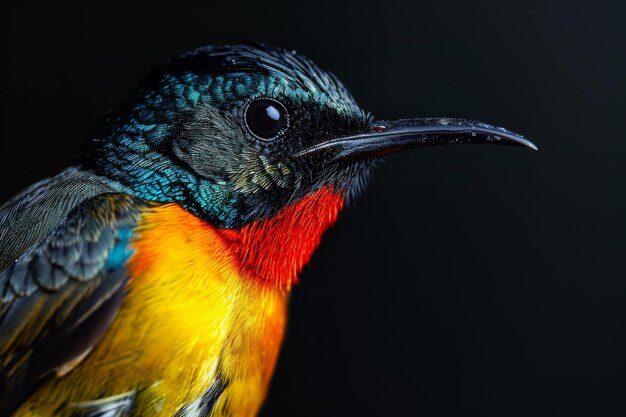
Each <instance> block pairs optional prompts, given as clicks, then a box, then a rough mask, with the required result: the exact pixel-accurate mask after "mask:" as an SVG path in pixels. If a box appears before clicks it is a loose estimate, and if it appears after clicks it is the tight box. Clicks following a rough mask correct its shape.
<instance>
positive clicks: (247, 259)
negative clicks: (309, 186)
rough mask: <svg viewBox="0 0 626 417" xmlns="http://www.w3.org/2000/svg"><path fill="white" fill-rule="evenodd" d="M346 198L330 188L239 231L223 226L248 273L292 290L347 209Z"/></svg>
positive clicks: (223, 234)
mask: <svg viewBox="0 0 626 417" xmlns="http://www.w3.org/2000/svg"><path fill="white" fill-rule="evenodd" d="M343 203H344V200H343V197H342V196H341V194H340V193H338V192H337V191H335V190H333V189H331V188H329V187H326V188H322V189H320V190H318V191H316V192H313V193H311V194H309V195H307V196H305V197H304V198H302V199H301V200H299V201H298V202H296V203H293V204H290V205H288V206H286V207H284V208H282V209H281V210H280V211H279V212H278V213H277V214H276V215H275V216H274V217H271V218H268V219H263V220H258V221H255V222H252V223H249V224H247V225H246V226H244V227H243V228H241V229H239V230H232V229H221V230H220V231H221V233H222V236H224V238H225V239H226V240H227V241H228V242H229V243H230V245H231V248H232V250H233V252H234V253H235V256H236V258H237V261H238V263H239V266H240V268H241V269H242V272H243V273H244V275H245V276H246V277H247V278H249V279H252V280H254V281H257V282H261V283H266V284H270V285H275V286H277V287H279V288H281V289H289V288H291V285H293V284H294V283H296V282H297V281H298V274H299V273H300V271H301V270H302V267H303V266H304V265H306V263H307V262H308V261H309V259H310V258H311V255H313V251H314V250H315V249H316V248H317V246H318V245H319V243H320V240H321V238H322V235H323V234H324V232H325V231H326V229H327V228H328V227H329V226H331V225H332V224H333V223H334V222H335V221H336V220H337V216H338V214H339V211H340V210H341V209H342V208H343Z"/></svg>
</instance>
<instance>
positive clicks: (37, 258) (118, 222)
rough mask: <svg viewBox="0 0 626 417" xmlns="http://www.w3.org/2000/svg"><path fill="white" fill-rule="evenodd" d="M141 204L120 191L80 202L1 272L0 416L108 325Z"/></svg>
mask: <svg viewBox="0 0 626 417" xmlns="http://www.w3.org/2000/svg"><path fill="white" fill-rule="evenodd" d="M143 207H144V206H143V204H142V203H141V202H139V201H137V200H136V199H134V198H133V197H131V196H129V195H126V194H103V195H98V196H95V197H92V198H90V199H86V200H84V201H83V202H82V203H81V204H80V205H78V206H77V207H76V208H74V209H73V210H71V211H70V212H69V214H67V215H66V218H65V219H64V220H62V221H61V222H60V223H59V224H58V225H57V226H56V228H54V229H52V230H51V231H49V232H48V234H47V235H45V236H44V237H43V238H41V239H40V240H39V242H38V243H37V244H35V245H34V246H31V247H30V248H28V249H27V250H26V251H25V252H24V253H22V254H21V256H19V258H18V259H17V260H15V261H14V262H12V263H10V264H9V266H8V267H7V268H6V269H5V270H4V271H2V272H0V416H3V415H8V414H9V413H10V412H11V410H14V409H16V408H17V407H19V405H20V404H21V403H22V402H23V401H24V400H25V399H26V398H27V397H28V395H30V393H31V392H32V391H33V390H34V389H35V388H36V387H37V385H38V383H40V382H41V380H42V379H43V378H45V377H47V376H49V374H51V373H52V372H54V371H55V370H58V369H59V368H60V367H62V366H63V365H64V364H66V363H69V362H71V361H72V360H73V359H74V358H77V357H80V356H81V355H82V354H83V353H84V352H86V351H88V350H89V349H90V348H91V347H93V346H94V345H95V344H96V343H97V342H98V340H99V339H100V338H101V337H102V335H103V334H104V332H105V331H106V329H107V328H108V327H109V325H110V323H111V321H112V320H113V318H114V317H115V314H116V312H117V310H118V308H119V306H120V303H121V300H122V298H123V295H124V290H125V288H124V284H125V282H126V279H127V273H126V269H125V264H126V261H127V259H128V258H129V256H130V255H131V253H132V252H131V251H130V249H129V244H130V241H131V239H132V236H133V230H134V228H135V226H136V224H137V222H138V220H139V217H140V215H141V210H142V208H143ZM5 247H6V246H5Z"/></svg>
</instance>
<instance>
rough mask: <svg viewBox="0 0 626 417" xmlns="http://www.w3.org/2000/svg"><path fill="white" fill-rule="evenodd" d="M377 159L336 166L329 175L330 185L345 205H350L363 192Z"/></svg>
mask: <svg viewBox="0 0 626 417" xmlns="http://www.w3.org/2000/svg"><path fill="white" fill-rule="evenodd" d="M378 161H379V160H378V159H373V158H368V159H360V160H355V161H352V162H349V163H345V162H344V163H342V164H341V165H337V166H336V167H335V170H334V172H333V175H330V176H329V177H330V178H331V183H332V184H331V185H332V186H333V187H335V188H336V189H337V190H339V191H340V192H341V194H342V195H343V196H344V200H345V202H346V204H347V205H351V204H352V203H353V202H354V201H355V200H356V199H357V198H358V197H360V196H361V194H363V192H365V189H366V188H367V184H368V182H369V179H370V175H371V173H372V171H373V170H374V168H375V166H376V165H377V163H378Z"/></svg>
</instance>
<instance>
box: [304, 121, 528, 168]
mask: <svg viewBox="0 0 626 417" xmlns="http://www.w3.org/2000/svg"><path fill="white" fill-rule="evenodd" d="M455 143H459V144H461V143H486V144H493V145H514V146H525V147H527V148H530V149H533V150H537V147H536V146H535V145H534V144H533V143H532V142H530V141H529V140H527V139H525V138H524V137H522V136H520V135H518V134H516V133H513V132H511V131H508V130H506V129H504V128H501V127H495V126H491V125H488V124H485V123H481V122H474V121H470V120H463V119H447V118H425V119H404V120H396V121H379V122H376V123H375V124H373V125H372V126H371V128H370V131H369V132H365V133H359V134H356V135H350V136H344V137H339V138H333V139H330V140H327V141H324V142H321V143H317V144H315V145H313V146H311V147H309V148H307V149H305V150H303V151H301V152H299V153H298V154H297V155H296V156H304V155H309V154H313V153H318V152H326V151H327V152H329V153H332V154H333V156H332V157H331V159H332V160H339V159H358V158H364V157H377V156H382V155H387V154H390V153H395V152H399V151H403V150H406V149H412V148H417V147H421V146H432V145H448V144H455Z"/></svg>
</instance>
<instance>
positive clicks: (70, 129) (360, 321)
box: [0, 0, 626, 417]
mask: <svg viewBox="0 0 626 417" xmlns="http://www.w3.org/2000/svg"><path fill="white" fill-rule="evenodd" d="M83 3H84V4H83V5H81V6H75V5H64V4H61V3H59V2H41V3H36V2H29V1H24V2H12V3H9V4H7V3H5V4H3V5H2V6H1V9H0V15H1V16H2V28H3V29H2V30H3V31H4V36H3V37H2V43H1V45H2V52H1V54H2V66H3V67H4V68H6V69H8V74H5V76H4V77H3V78H2V79H0V85H1V86H2V87H1V88H2V100H1V101H0V103H2V112H1V114H2V123H1V128H2V137H1V142H0V152H1V158H0V160H1V164H0V178H2V180H1V181H2V187H1V188H0V197H2V199H3V200H4V199H6V198H8V197H10V196H11V195H13V194H14V193H16V192H17V191H19V190H20V189H21V188H22V187H24V186H26V185H28V184H30V183H32V182H33V181H35V180H37V179H40V178H42V177H44V176H48V175H51V174H53V173H55V172H57V171H59V170H60V169H62V168H63V167H64V166H66V165H67V164H68V163H69V162H70V161H71V159H72V158H73V156H74V155H75V153H76V151H77V149H78V147H79V144H80V142H81V140H82V139H83V138H84V137H85V135H86V133H87V132H88V131H89V129H90V128H91V127H92V126H93V124H94V123H95V121H97V120H98V119H99V118H100V117H101V116H102V115H103V114H104V113H105V112H106V111H107V110H108V109H110V108H111V107H113V106H115V105H116V103H118V102H119V101H120V100H121V99H122V98H123V96H124V95H125V94H126V92H127V90H128V89H129V88H130V87H131V86H132V85H133V84H134V82H135V81H136V80H138V79H139V78H140V77H141V76H142V75H143V74H144V73H146V71H147V70H148V69H149V67H150V66H151V65H153V64H155V63H158V62H160V61H162V60H163V59H165V58H166V57H170V56H172V55H176V54H178V53H179V52H181V51H183V50H185V49H189V48H192V47H195V46H198V45H201V44H207V43H224V42H234V41H238V40H260V41H269V42H273V43H278V44H282V45H285V46H288V47H291V48H296V49H297V50H298V51H300V52H302V53H304V54H306V55H308V56H310V57H311V58H313V59H314V60H316V61H317V62H318V63H321V64H322V65H323V66H325V67H327V68H330V69H332V70H333V71H334V72H335V73H336V74H338V75H339V77H340V78H342V79H343V80H344V81H345V82H346V83H347V85H348V86H349V87H350V88H351V90H352V92H353V93H354V95H355V96H356V98H357V100H359V102H360V103H361V104H362V105H363V106H364V107H365V108H366V109H369V110H371V111H372V112H373V113H374V114H375V115H377V116H378V117H380V118H399V117H409V116H426V115H434V116H457V117H466V118H471V119H480V120H483V121H486V122H490V123H493V124H497V125H501V126H506V127H508V128H510V129H512V130H514V131H518V132H520V133H523V134H525V135H527V136H528V137H529V138H531V139H532V140H534V141H535V142H536V143H537V144H538V146H539V147H540V148H541V150H540V152H531V151H526V150H524V149H512V148H501V147H487V146H458V147H454V146H450V147H439V148H428V149H421V150H416V151H413V152H410V153H406V154H402V155H397V156H393V157H391V158H389V159H388V161H387V163H385V164H384V165H383V166H382V167H381V168H380V169H378V172H377V173H376V175H375V177H374V180H373V182H372V184H371V187H370V189H369V191H368V193H367V194H366V195H365V196H364V197H363V198H361V199H360V201H358V204H357V205H356V206H355V207H353V208H351V209H350V210H349V211H347V212H346V213H344V215H343V216H342V218H341V220H340V221H339V223H338V224H337V226H336V227H334V228H333V229H332V230H331V231H330V232H329V233H328V234H327V235H326V237H325V239H324V241H323V244H322V246H321V248H320V249H319V250H318V252H317V253H316V255H315V256H314V258H313V261H312V263H311V265H310V266H309V267H307V268H306V270H305V271H304V274H303V276H302V284H301V285H300V286H299V287H297V288H296V289H295V291H294V294H293V300H292V306H291V319H290V323H289V329H288V334H287V339H286V343H285V345H284V350H283V352H282V355H281V358H280V361H279V365H278V368H277V372H276V376H275V379H274V383H273V386H272V389H271V392H270V396H269V399H268V401H267V403H266V406H265V407H264V410H263V414H262V415H263V416H265V417H269V416H273V417H279V416H386V415H406V416H474V415H476V416H559V415H563V416H618V415H619V416H623V415H626V381H625V378H626V360H625V359H624V355H625V353H626V337H625V334H624V332H625V325H626V276H625V275H626V274H624V267H623V259H624V255H625V253H624V252H625V251H624V249H625V237H626V236H625V235H626V230H625V229H626V227H625V226H626V222H625V220H624V215H625V213H626V207H625V199H624V194H625V193H624V191H625V188H624V180H625V179H626V177H625V175H624V174H625V172H624V156H625V155H626V140H625V137H624V131H625V130H626V126H625V120H626V117H625V112H626V94H625V93H626V71H625V64H626V62H625V61H626V36H625V34H626V31H625V30H624V24H623V20H624V16H625V15H626V13H625V12H626V10H625V8H624V6H623V5H622V4H620V2H617V1H615V2H614V3H613V4H611V3H608V2H602V1H597V2H593V3H588V2H583V1H559V2H549V1H545V0H534V1H514V2H513V1H511V2H500V1H495V0H494V1H447V0H446V1H430V0H429V1H424V0H419V1H406V2H391V1H381V2H366V1H357V0H353V1H349V2H340V1H337V0H335V1H325V0H323V1H317V2H311V3H306V4H305V3H299V2H289V1H279V0H265V1H256V2H250V3H240V2H232V1H230V2H227V1H222V2H215V1H205V2H188V1H183V0H177V1H172V2H168V3H166V2H154V1H153V2H145V3H132V4H127V2H119V3H114V2H110V1H89V2H83Z"/></svg>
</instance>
